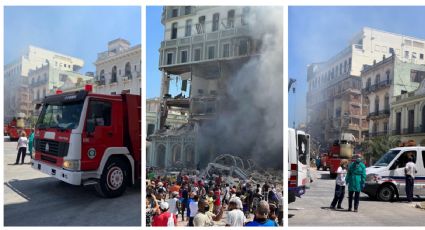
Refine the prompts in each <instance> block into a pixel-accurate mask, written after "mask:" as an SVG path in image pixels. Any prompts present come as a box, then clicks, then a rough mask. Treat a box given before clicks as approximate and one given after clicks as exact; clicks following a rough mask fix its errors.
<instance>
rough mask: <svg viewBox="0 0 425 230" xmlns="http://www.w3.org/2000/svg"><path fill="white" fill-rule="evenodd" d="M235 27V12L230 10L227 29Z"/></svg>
mask: <svg viewBox="0 0 425 230" xmlns="http://www.w3.org/2000/svg"><path fill="white" fill-rule="evenodd" d="M234 26H235V10H229V11H228V12H227V27H228V28H233V27H234Z"/></svg>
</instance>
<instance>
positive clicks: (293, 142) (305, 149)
mask: <svg viewBox="0 0 425 230" xmlns="http://www.w3.org/2000/svg"><path fill="white" fill-rule="evenodd" d="M288 152H289V156H288V161H289V164H288V166H289V169H288V178H289V180H288V190H289V191H288V200H289V203H292V202H294V201H295V199H296V197H301V195H303V194H304V193H305V189H306V187H308V184H309V183H310V165H309V162H310V135H308V134H306V133H305V132H304V131H301V130H295V129H288Z"/></svg>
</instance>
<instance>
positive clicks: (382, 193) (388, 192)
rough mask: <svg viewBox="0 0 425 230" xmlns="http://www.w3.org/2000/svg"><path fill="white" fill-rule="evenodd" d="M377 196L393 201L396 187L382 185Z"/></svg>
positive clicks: (380, 198) (383, 199) (381, 199)
mask: <svg viewBox="0 0 425 230" xmlns="http://www.w3.org/2000/svg"><path fill="white" fill-rule="evenodd" d="M377 198H378V199H379V200H380V201H391V200H392V199H393V198H394V189H393V187H392V186H391V185H389V184H385V185H382V186H381V188H380V189H379V190H378V195H377Z"/></svg>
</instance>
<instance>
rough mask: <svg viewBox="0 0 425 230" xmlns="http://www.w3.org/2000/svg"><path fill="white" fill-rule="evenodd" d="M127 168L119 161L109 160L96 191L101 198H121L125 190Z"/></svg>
mask: <svg viewBox="0 0 425 230" xmlns="http://www.w3.org/2000/svg"><path fill="white" fill-rule="evenodd" d="M127 178H128V167H127V164H125V163H124V162H123V161H122V160H120V159H116V158H115V159H114V158H112V159H109V160H108V162H107V163H106V167H105V168H104V169H103V173H102V176H101V178H100V181H99V183H97V184H96V191H97V193H98V194H99V195H100V196H102V197H107V198H113V197H118V196H121V195H122V194H123V193H124V192H125V189H126V188H127Z"/></svg>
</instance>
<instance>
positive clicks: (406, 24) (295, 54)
mask: <svg viewBox="0 0 425 230" xmlns="http://www.w3.org/2000/svg"><path fill="white" fill-rule="evenodd" d="M424 12H425V7H416V6H415V7H289V8H288V26H289V27H288V48H289V50H288V52H289V53H288V58H289V60H288V63H289V69H288V74H289V77H290V78H295V79H296V80H297V82H296V84H295V87H296V93H295V94H293V93H292V91H291V92H290V93H289V104H288V115H289V118H288V119H289V120H288V125H289V126H290V127H292V125H293V122H294V121H295V124H296V125H298V124H299V123H302V122H305V119H306V115H305V113H306V112H305V110H306V103H305V101H306V93H307V74H306V72H307V68H306V67H307V65H308V64H309V63H314V62H321V61H326V60H327V59H329V58H330V57H332V56H333V55H335V54H337V53H338V52H339V51H340V50H342V49H344V48H345V47H347V45H348V42H349V40H350V39H351V38H352V37H353V36H354V35H355V34H356V33H358V32H360V30H361V28H362V27H372V28H376V29H380V30H385V31H388V32H393V33H398V34H404V35H409V36H414V37H418V38H425V27H424V25H423V23H424V22H425V14H424Z"/></svg>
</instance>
